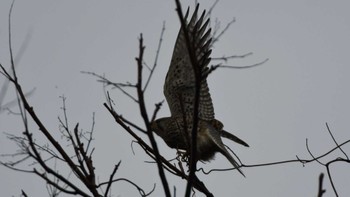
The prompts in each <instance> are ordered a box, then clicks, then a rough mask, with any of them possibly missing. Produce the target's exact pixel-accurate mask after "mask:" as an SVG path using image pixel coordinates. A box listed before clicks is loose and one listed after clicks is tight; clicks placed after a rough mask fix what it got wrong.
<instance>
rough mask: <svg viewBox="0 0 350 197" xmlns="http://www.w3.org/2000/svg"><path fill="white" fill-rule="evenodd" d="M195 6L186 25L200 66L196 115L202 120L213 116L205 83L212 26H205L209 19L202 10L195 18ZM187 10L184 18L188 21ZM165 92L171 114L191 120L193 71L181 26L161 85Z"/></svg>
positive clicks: (196, 11)
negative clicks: (197, 110)
mask: <svg viewBox="0 0 350 197" xmlns="http://www.w3.org/2000/svg"><path fill="white" fill-rule="evenodd" d="M197 14H198V5H197V7H196V10H195V11H194V13H193V15H192V17H191V20H190V22H189V23H187V22H186V24H187V30H188V33H189V38H190V42H191V43H190V44H191V45H192V46H193V49H194V51H195V56H196V58H197V61H198V65H199V66H200V68H199V69H200V71H201V73H202V76H201V87H200V98H199V114H198V117H199V118H200V119H202V120H213V119H214V108H213V103H212V99H211V96H210V93H209V88H208V84H207V73H208V70H209V69H208V64H209V62H210V54H211V50H210V48H209V47H210V44H211V35H210V32H211V29H210V28H208V25H209V19H207V20H206V21H205V22H204V23H203V21H204V20H205V11H204V12H203V13H202V15H201V16H200V18H199V19H198V20H197ZM187 17H188V11H187V13H186V17H185V21H187ZM164 95H165V97H166V100H167V103H168V105H169V108H170V111H171V116H172V117H175V118H183V116H184V114H185V116H186V117H185V118H186V119H187V120H188V119H191V117H192V116H193V111H194V101H195V73H194V70H193V66H192V64H191V60H190V56H189V53H188V49H187V46H186V39H185V35H184V30H183V28H181V29H180V31H179V34H178V37H177V40H176V43H175V47H174V52H173V56H172V59H171V63H170V66H169V70H168V73H167V76H166V79H165V84H164Z"/></svg>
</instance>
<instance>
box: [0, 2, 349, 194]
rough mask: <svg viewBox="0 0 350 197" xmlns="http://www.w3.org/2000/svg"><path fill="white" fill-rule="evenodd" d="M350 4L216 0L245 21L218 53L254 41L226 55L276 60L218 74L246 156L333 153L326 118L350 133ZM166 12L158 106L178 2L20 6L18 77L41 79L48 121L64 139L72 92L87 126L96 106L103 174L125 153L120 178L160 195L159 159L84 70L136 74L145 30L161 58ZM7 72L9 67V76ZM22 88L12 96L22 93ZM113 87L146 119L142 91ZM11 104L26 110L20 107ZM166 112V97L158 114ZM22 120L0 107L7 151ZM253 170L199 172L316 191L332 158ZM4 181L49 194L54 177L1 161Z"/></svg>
mask: <svg viewBox="0 0 350 197" xmlns="http://www.w3.org/2000/svg"><path fill="white" fill-rule="evenodd" d="M10 4H11V0H2V1H1V2H0V62H1V64H3V65H4V66H7V67H8V66H9V52H8V34H7V31H8V30H7V26H8V21H7V20H8V10H9V8H10ZM349 4H350V3H348V1H345V0H336V1H332V2H331V1H326V0H318V1H316V0H308V1H305V0H296V1H277V0H267V1H258V0H252V1H243V0H235V1H231V0H221V1H220V2H219V3H218V4H217V6H216V7H215V9H214V11H213V13H212V22H213V24H214V21H215V20H216V19H217V20H218V21H220V23H221V27H222V28H223V27H224V26H225V25H226V24H227V23H228V22H230V21H231V20H232V19H233V18H235V19H236V22H235V23H233V24H232V25H231V27H230V29H229V30H228V31H226V33H225V34H224V36H222V37H221V39H220V41H219V42H217V43H216V45H215V47H214V48H213V53H212V56H213V57H221V56H223V55H227V56H228V55H242V54H245V53H248V52H253V55H251V56H249V57H246V58H244V59H234V60H231V61H229V62H227V64H229V65H233V66H247V65H251V64H254V63H258V62H261V61H263V60H265V59H267V58H268V59H269V61H268V62H266V63H265V64H264V65H262V66H259V67H255V68H252V69H240V70H237V69H219V70H217V71H216V72H214V73H213V74H212V75H210V77H209V79H208V83H209V87H210V90H211V94H212V98H213V102H214V106H215V113H216V117H217V119H219V120H221V121H222V122H223V123H224V125H225V129H226V130H228V131H231V132H233V133H235V134H236V135H237V136H239V137H241V138H242V139H244V140H245V141H247V142H248V143H249V145H250V148H245V147H240V146H237V145H236V144H234V143H231V142H229V141H225V143H226V144H227V145H228V146H229V147H231V148H232V149H234V150H235V152H236V154H238V155H239V157H240V159H241V160H242V162H243V163H245V164H258V163H266V162H273V161H281V160H288V159H295V158H296V155H297V156H298V157H300V158H305V159H309V158H311V157H310V155H309V154H308V152H307V150H306V147H305V140H306V139H308V140H309V147H310V149H311V151H312V152H313V154H314V155H320V154H322V153H325V152H326V151H328V150H330V149H331V148H333V147H334V143H333V141H332V139H331V138H330V136H329V134H328V133H327V129H326V126H325V123H326V122H327V123H328V124H329V126H330V128H331V129H332V131H333V134H334V136H335V138H336V139H337V140H338V142H340V143H341V142H343V141H345V140H348V139H350V132H348V130H349V128H350V124H349V117H350V105H349V103H348V102H349V100H350V94H349V88H348V87H349V84H350V78H349V74H350V65H349V51H350V48H349V47H350V39H349V37H348V36H349V35H350V22H349V19H350V14H349V10H348V8H349V6H350V5H349ZM188 5H190V6H191V8H192V9H193V8H194V6H193V5H194V2H191V3H189V4H184V5H183V7H187V6H188ZM211 5H212V1H201V7H200V8H201V9H208V8H209V7H210V6H211ZM163 22H165V28H166V30H165V32H164V37H163V45H162V48H161V51H160V54H159V55H160V57H159V60H158V67H157V70H156V72H155V73H154V77H153V79H152V81H151V83H150V87H149V88H148V92H147V93H146V95H145V96H146V102H147V108H148V111H149V112H150V113H151V112H152V111H153V109H154V103H156V102H159V101H161V100H163V99H164V96H163V94H162V86H163V82H164V78H165V74H166V72H167V69H168V66H169V62H170V58H171V54H172V50H173V46H174V42H175V39H176V35H177V33H178V29H179V26H180V23H179V20H178V16H177V14H176V12H175V3H174V2H173V1H161V0H153V1H140V0H134V1H123V2H122V3H120V1H112V0H103V1H93V0H75V1H68V0H61V1H53V0H51V1H47V0H30V1H24V0H17V1H16V3H15V6H14V10H13V16H12V34H13V35H12V38H13V40H12V41H13V50H14V53H15V54H17V52H18V49H19V48H20V46H21V44H22V43H23V42H24V41H25V40H26V37H27V36H28V35H29V39H28V40H29V43H28V46H27V48H26V50H25V52H24V54H23V55H22V56H21V59H20V62H19V63H18V75H19V78H20V83H22V85H23V88H24V89H25V90H26V91H30V90H32V89H34V88H35V92H34V94H33V95H32V96H31V97H30V98H29V101H30V103H31V105H32V106H33V107H34V109H35V111H36V112H37V113H38V115H39V117H41V119H42V120H43V121H44V123H45V124H46V126H47V127H48V128H49V129H50V130H51V131H52V132H53V133H54V135H56V136H57V138H58V140H61V139H60V137H59V132H58V119H57V117H58V116H61V117H62V110H61V109H60V107H61V106H62V100H61V99H60V96H62V95H64V96H65V97H67V101H66V102H67V108H68V111H67V113H68V116H69V121H70V122H69V123H70V124H71V127H72V126H74V125H75V124H76V123H77V122H79V123H80V126H81V128H82V129H85V130H88V129H90V127H91V124H92V114H93V113H94V112H95V116H96V120H95V121H96V128H95V136H94V138H95V140H94V142H93V145H94V146H95V148H96V150H95V152H94V159H95V165H96V170H97V174H98V175H99V180H100V181H101V182H102V181H104V180H106V179H108V177H109V174H110V172H111V171H112V169H113V167H114V165H115V164H116V163H117V162H119V161H120V160H121V161H122V163H121V166H120V169H119V171H118V173H117V177H125V178H129V179H130V180H132V181H134V182H135V183H137V184H138V185H139V186H141V187H142V188H144V189H145V190H146V191H149V190H151V189H152V188H153V185H154V184H156V190H155V192H154V195H153V196H161V195H162V194H163V190H162V187H161V183H160V180H159V177H158V174H157V169H156V165H155V164H150V163H145V161H150V158H149V157H148V156H146V155H145V153H144V152H143V151H142V149H140V148H139V147H137V146H136V145H134V146H133V147H134V152H135V154H133V150H132V148H131V142H132V140H133V139H132V137H131V136H130V135H128V134H127V133H126V132H125V131H123V130H122V129H121V128H120V127H119V126H118V125H117V124H116V123H115V122H114V121H113V119H112V117H111V116H110V115H109V114H108V112H107V111H106V109H105V108H104V107H103V103H104V102H105V97H104V92H103V87H102V84H100V83H98V82H96V79H95V78H94V77H92V76H89V75H84V74H81V73H80V71H92V72H96V73H99V74H105V76H106V77H108V78H109V79H110V80H112V81H115V82H131V83H133V82H135V80H136V73H135V71H136V63H135V59H134V58H135V57H136V56H137V54H138V40H137V39H138V37H139V35H140V33H142V34H143V37H144V43H145V45H146V52H145V61H146V63H147V64H148V65H152V64H153V62H154V58H155V54H156V49H157V45H158V41H159V37H160V33H161V29H162V25H163ZM213 63H215V62H213ZM145 74H147V72H145ZM2 83H4V78H3V77H0V84H1V85H2ZM12 88H13V87H12V86H10V89H9V91H8V93H7V95H6V97H5V103H6V102H8V101H11V100H12V99H14V98H15V94H14V91H13V89H12ZM111 95H112V98H113V100H114V101H115V103H116V109H117V110H118V112H119V113H121V114H123V115H124V116H125V117H129V118H130V119H131V120H133V121H135V122H137V123H138V124H140V125H141V124H142V121H141V119H140V117H139V113H138V111H137V106H136V105H135V103H134V102H133V101H131V100H130V99H128V98H127V97H126V96H125V95H123V94H122V93H120V92H118V91H117V90H111ZM12 109H13V110H14V111H17V108H16V107H15V106H14V107H13V108H12ZM168 115H169V110H168V108H167V105H164V106H163V108H162V109H161V111H160V113H159V116H168ZM30 127H31V128H32V131H33V132H34V134H35V135H36V138H37V140H38V141H40V140H43V137H42V136H40V134H39V133H38V132H37V127H36V126H35V125H34V124H33V123H30ZM21 131H23V126H22V125H21V122H20V118H19V117H18V116H14V115H9V114H8V113H7V112H4V111H3V112H2V113H1V114H0V132H1V133H0V135H1V137H0V151H1V154H4V153H11V152H14V151H16V146H15V145H14V144H13V143H11V142H10V141H9V140H8V139H7V138H6V135H5V133H11V134H17V135H20V134H21ZM141 135H142V134H141ZM143 137H144V139H147V138H146V136H143ZM157 141H158V142H159V147H160V151H161V153H162V154H163V155H165V156H166V157H167V158H169V159H170V158H173V157H174V156H175V151H174V150H171V149H169V148H168V147H167V146H166V145H165V144H164V143H163V141H162V140H161V139H160V138H157ZM68 148H69V147H67V149H68ZM344 150H345V151H347V152H348V153H350V147H349V145H348V146H345V147H344ZM338 156H342V157H343V155H342V154H340V152H339V151H338V152H336V154H333V155H332V156H331V157H328V158H326V160H323V161H327V160H330V159H333V158H335V157H338ZM6 159H8V158H3V157H2V158H1V160H2V161H4V160H6ZM199 166H200V167H203V168H205V169H206V170H209V169H212V168H225V167H230V164H229V163H228V162H227V160H226V159H225V158H224V157H223V156H221V155H217V157H216V159H215V160H213V161H212V162H210V163H207V164H202V163H199ZM24 167H27V168H29V169H31V168H33V166H29V167H28V166H24ZM59 167H60V166H59ZM331 169H332V174H333V175H334V180H335V183H336V187H337V189H338V193H339V194H340V196H344V195H345V194H348V193H349V192H350V191H349V187H348V184H346V183H349V181H350V178H349V177H350V176H349V175H350V174H349V173H348V172H349V171H350V170H349V166H348V165H345V163H339V164H334V165H332V167H331ZM243 171H244V173H245V174H246V176H247V178H243V177H242V176H240V175H239V174H238V173H237V172H236V171H228V172H214V173H211V174H209V175H203V174H201V173H198V174H199V177H200V178H201V179H202V180H203V181H204V183H205V184H206V185H207V187H208V189H209V190H210V191H212V192H213V194H215V195H217V196H234V195H235V196H257V195H259V196H315V195H316V194H317V184H318V176H319V174H320V173H321V172H325V168H324V167H323V166H321V165H319V164H318V163H312V164H307V165H305V166H302V165H301V164H300V163H293V164H284V165H279V166H269V167H259V168H244V169H243ZM167 178H168V180H169V185H170V186H171V188H173V186H175V187H176V191H177V195H178V196H182V195H183V191H184V187H185V185H186V184H185V182H184V181H183V180H181V179H179V178H176V177H173V176H172V175H171V174H167ZM324 187H325V188H326V190H327V193H326V196H334V194H333V193H332V190H331V187H330V183H329V181H328V179H327V178H326V180H325V183H324ZM0 188H1V193H2V195H3V196H12V195H14V196H19V194H20V190H21V189H23V190H25V191H26V192H27V193H28V195H30V196H45V195H46V194H47V192H46V189H45V183H44V182H43V181H41V180H40V179H39V178H38V177H35V176H34V175H30V174H23V173H19V172H14V171H11V170H9V169H6V168H4V167H2V166H0ZM112 191H113V194H114V196H135V195H137V194H138V193H137V191H136V190H135V189H134V188H132V187H131V186H130V185H129V184H127V183H116V184H115V186H114V187H113V190H112ZM198 196H201V195H198Z"/></svg>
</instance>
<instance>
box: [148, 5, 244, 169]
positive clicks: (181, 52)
mask: <svg viewBox="0 0 350 197" xmlns="http://www.w3.org/2000/svg"><path fill="white" fill-rule="evenodd" d="M198 9H199V4H197V6H196V9H195V11H194V13H193V15H192V17H191V19H190V21H189V22H187V17H188V13H189V9H188V10H187V12H186V15H185V21H186V29H187V32H188V38H189V41H190V44H191V46H192V47H193V48H192V49H193V52H194V56H195V58H196V61H197V63H198V65H197V66H198V67H199V68H197V69H198V70H199V72H200V78H199V79H198V80H200V90H199V91H200V93H199V107H198V126H197V138H196V142H197V147H196V150H197V152H196V158H197V159H198V160H201V161H210V160H211V159H213V157H214V155H215V153H217V152H219V153H221V154H223V155H224V156H225V157H226V158H227V159H228V160H229V161H230V163H231V164H232V165H233V166H234V167H235V168H236V169H237V170H238V171H239V172H240V173H241V174H242V175H243V176H244V174H243V172H242V171H241V170H240V169H239V164H238V163H237V162H236V160H235V159H234V158H233V157H232V156H231V154H230V153H229V152H228V151H227V149H226V148H225V145H224V143H223V142H222V140H221V137H225V138H228V139H230V140H232V141H234V142H237V143H239V144H241V145H243V146H247V147H249V145H248V144H247V143H245V142H244V141H243V140H241V139H239V138H238V137H236V136H235V135H233V134H231V133H229V132H227V131H225V130H223V124H222V123H221V122H220V121H219V120H217V119H215V114H214V107H213V103H212V99H211V96H210V93H209V88H208V84H207V76H208V74H209V68H208V64H209V62H210V60H211V59H210V57H209V56H210V54H211V49H210V48H211V44H212V38H211V35H210V33H211V28H208V25H209V19H207V20H205V21H204V19H205V10H204V11H203V13H202V15H201V16H200V17H199V18H198V17H197V13H198ZM195 91H196V77H195V71H194V68H193V65H192V63H191V59H190V55H189V51H188V48H187V45H186V38H185V32H184V28H183V27H181V28H180V31H179V34H178V37H177V40H176V43H175V47H174V51H173V56H172V59H171V63H170V66H169V70H168V73H167V75H166V78H165V83H164V88H163V92H164V95H165V98H166V100H167V103H168V105H169V109H170V112H171V117H164V118H160V119H157V120H155V121H153V122H152V123H151V128H152V130H153V131H154V132H155V133H156V134H157V135H159V136H160V137H161V138H162V139H163V140H164V141H165V143H166V144H167V145H168V146H169V147H170V148H175V149H181V150H185V151H186V153H187V155H190V154H189V153H190V147H191V146H190V144H191V143H190V142H191V134H192V128H193V121H194V117H193V116H194V105H195Z"/></svg>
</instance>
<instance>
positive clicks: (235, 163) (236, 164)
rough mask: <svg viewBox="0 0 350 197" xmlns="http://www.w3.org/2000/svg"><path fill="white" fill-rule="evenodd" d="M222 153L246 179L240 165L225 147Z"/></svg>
mask: <svg viewBox="0 0 350 197" xmlns="http://www.w3.org/2000/svg"><path fill="white" fill-rule="evenodd" d="M220 152H221V153H222V154H223V155H224V156H225V157H226V158H227V159H228V160H229V161H230V163H231V164H232V165H233V166H234V167H235V168H236V169H237V170H238V172H239V173H241V174H242V175H243V176H244V177H245V175H244V173H243V171H242V170H241V169H240V168H239V165H238V163H237V162H236V160H235V159H233V157H232V156H231V155H230V153H229V152H228V151H227V150H226V148H225V147H220Z"/></svg>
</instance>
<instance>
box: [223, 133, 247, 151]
mask: <svg viewBox="0 0 350 197" xmlns="http://www.w3.org/2000/svg"><path fill="white" fill-rule="evenodd" d="M221 136H222V137H224V138H227V139H230V140H232V141H234V142H236V143H238V144H240V145H243V146H246V147H249V145H248V144H247V143H246V142H245V141H243V140H241V139H240V138H238V137H237V136H235V135H233V134H232V133H229V132H227V131H225V130H221Z"/></svg>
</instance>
